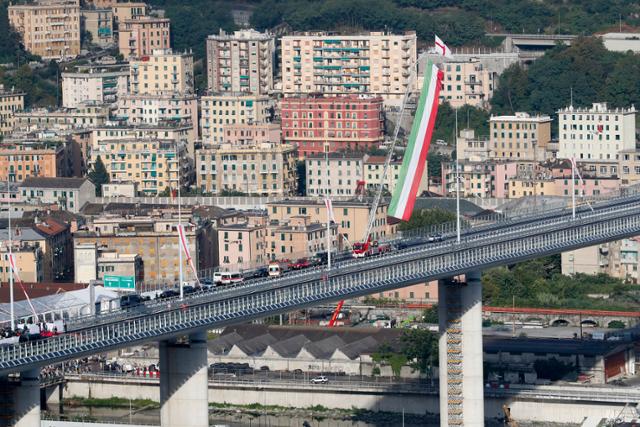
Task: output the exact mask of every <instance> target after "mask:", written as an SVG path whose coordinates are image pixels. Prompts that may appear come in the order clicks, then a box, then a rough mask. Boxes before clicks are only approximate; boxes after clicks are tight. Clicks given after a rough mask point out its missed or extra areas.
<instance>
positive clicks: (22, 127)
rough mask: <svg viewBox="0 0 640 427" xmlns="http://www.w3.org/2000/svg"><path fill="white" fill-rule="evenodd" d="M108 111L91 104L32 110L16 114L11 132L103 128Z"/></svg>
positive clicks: (107, 118)
mask: <svg viewBox="0 0 640 427" xmlns="http://www.w3.org/2000/svg"><path fill="white" fill-rule="evenodd" d="M109 114H110V109H109V107H108V106H105V105H97V104H94V103H91V102H87V103H85V104H79V106H78V107H77V108H60V109H58V110H53V111H52V110H49V109H47V108H34V109H31V110H28V111H20V112H16V113H15V115H14V125H13V130H14V131H19V132H35V131H42V130H50V131H71V130H78V129H87V128H91V127H94V126H103V125H104V124H105V122H107V121H108V120H109Z"/></svg>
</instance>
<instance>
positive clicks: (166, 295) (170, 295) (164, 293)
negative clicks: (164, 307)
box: [160, 289, 180, 298]
mask: <svg viewBox="0 0 640 427" xmlns="http://www.w3.org/2000/svg"><path fill="white" fill-rule="evenodd" d="M178 295H180V292H176V291H175V290H173V289H165V290H164V291H162V293H161V294H160V298H173V297H177V296H178Z"/></svg>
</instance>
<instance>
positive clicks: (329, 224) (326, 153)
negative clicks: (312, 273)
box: [324, 144, 332, 270]
mask: <svg viewBox="0 0 640 427" xmlns="http://www.w3.org/2000/svg"><path fill="white" fill-rule="evenodd" d="M324 159H325V162H326V165H327V183H328V184H329V185H328V186H327V193H328V192H329V188H330V187H331V185H330V183H329V145H328V144H325V145H324ZM325 205H326V208H327V270H331V209H330V208H331V207H332V206H331V205H330V198H329V194H327V202H326V203H325Z"/></svg>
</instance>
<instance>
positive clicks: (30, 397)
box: [0, 369, 40, 427]
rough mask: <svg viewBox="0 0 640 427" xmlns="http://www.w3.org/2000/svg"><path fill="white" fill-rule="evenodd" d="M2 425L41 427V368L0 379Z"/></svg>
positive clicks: (0, 419)
mask: <svg viewBox="0 0 640 427" xmlns="http://www.w3.org/2000/svg"><path fill="white" fill-rule="evenodd" d="M0 393H1V394H0V426H14V427H40V369H31V370H29V371H25V372H21V373H20V380H19V381H13V380H12V381H9V379H8V378H7V377H4V378H2V379H0Z"/></svg>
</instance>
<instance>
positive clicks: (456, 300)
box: [438, 271, 484, 427]
mask: <svg viewBox="0 0 640 427" xmlns="http://www.w3.org/2000/svg"><path fill="white" fill-rule="evenodd" d="M438 317H439V323H440V340H439V361H440V425H441V426H464V427H477V426H484V387H483V382H484V381H483V376H482V284H481V282H480V271H471V272H468V273H467V274H466V281H465V282H456V281H453V280H441V281H439V283H438Z"/></svg>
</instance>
